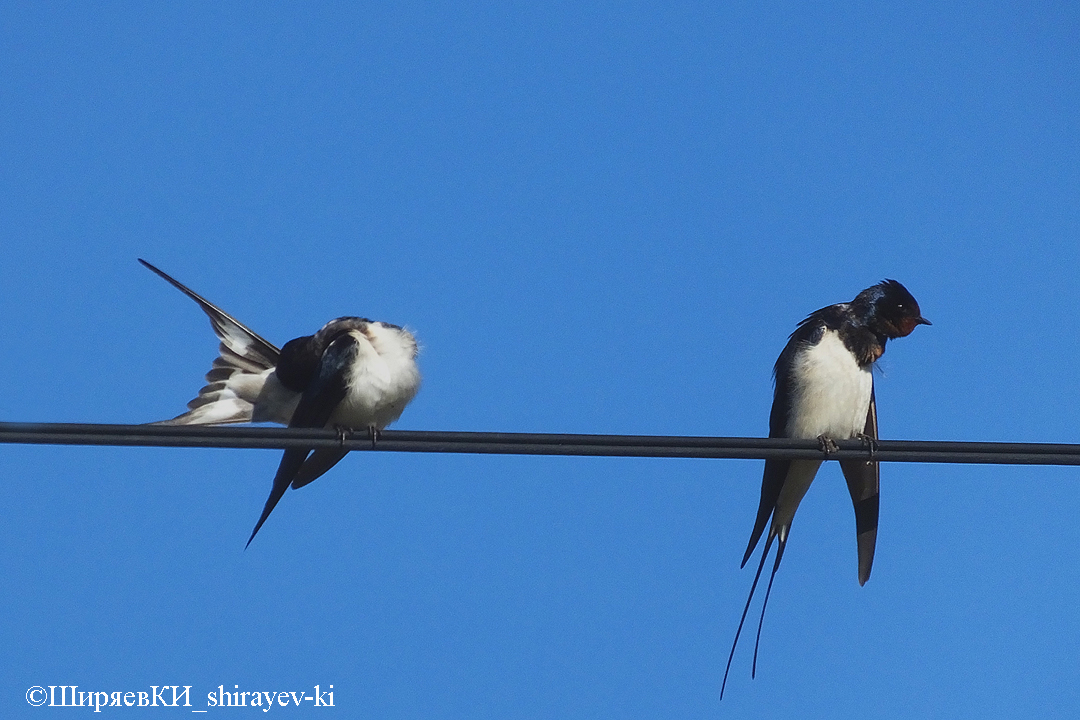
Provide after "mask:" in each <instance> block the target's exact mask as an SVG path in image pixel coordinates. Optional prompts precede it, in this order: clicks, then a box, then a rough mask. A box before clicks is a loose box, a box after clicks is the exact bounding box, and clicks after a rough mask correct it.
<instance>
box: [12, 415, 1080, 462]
mask: <svg viewBox="0 0 1080 720" xmlns="http://www.w3.org/2000/svg"><path fill="white" fill-rule="evenodd" d="M0 443H22V444H46V445H109V446H129V447H131V446H134V447H147V446H150V447H208V448H268V449H283V448H287V447H308V448H328V447H342V448H346V449H348V450H368V451H370V450H376V451H380V452H429V453H432V452H433V453H479V454H502V455H570V456H598V457H656V458H726V459H741V460H765V459H769V458H779V459H786V460H822V459H829V460H849V459H859V458H863V459H866V458H869V457H870V451H869V449H868V447H867V445H866V444H864V443H863V442H862V441H859V440H838V441H837V442H836V444H837V446H838V447H839V450H838V451H835V452H831V453H829V454H828V455H826V454H825V453H824V452H823V451H822V450H821V447H820V445H819V443H818V442H817V441H816V440H793V439H789V438H751V437H696V436H690V437H680V436H668V435H566V434H552V433H492V432H441V431H424V430H385V431H383V432H382V433H381V434H380V435H379V439H378V442H377V443H376V444H375V445H374V447H372V442H371V438H370V436H369V435H368V433H367V432H366V431H358V432H354V433H338V432H337V431H335V430H327V429H309V428H277V427H256V426H239V427H221V426H214V427H210V426H194V425H104V424H82V423H0ZM873 457H874V459H875V460H879V461H881V462H922V463H985V464H1000V465H1080V445H1063V444H1051V443H1003V442H942V441H933V440H880V441H878V443H877V447H876V449H875V450H874V453H873Z"/></svg>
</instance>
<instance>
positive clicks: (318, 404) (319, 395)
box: [247, 333, 359, 545]
mask: <svg viewBox="0 0 1080 720" xmlns="http://www.w3.org/2000/svg"><path fill="white" fill-rule="evenodd" d="M358 344H359V343H358V342H357V340H356V338H354V337H352V336H351V335H349V334H348V333H342V334H341V335H339V336H338V337H337V338H335V339H334V340H333V341H332V342H331V343H330V344H329V345H328V346H327V348H326V351H325V352H323V354H322V357H321V358H320V359H319V365H318V370H317V372H316V374H315V377H314V378H313V379H312V381H311V383H310V384H309V385H308V387H307V389H306V390H304V393H303V395H301V396H300V402H299V404H298V405H297V406H296V411H295V412H294V413H293V416H292V420H291V421H290V422H289V427H319V428H321V427H325V426H326V423H328V422H329V421H330V418H331V417H332V416H333V414H334V411H335V410H336V409H337V407H338V405H339V404H341V401H342V400H344V399H345V395H346V393H347V392H348V389H349V386H348V374H349V373H348V369H349V366H350V365H351V364H352V362H353V361H354V360H355V358H356V353H357V348H358ZM310 452H311V450H310V449H308V448H288V449H287V450H285V454H284V455H282V457H281V464H280V465H278V469H277V473H276V474H275V475H274V484H273V486H272V487H271V489H270V497H268V498H267V499H266V505H265V506H264V507H263V511H262V516H260V517H259V521H258V522H257V523H255V529H254V530H252V531H251V537H250V538H248V542H247V544H248V545H250V544H251V541H252V540H254V539H255V534H256V533H258V532H259V528H261V527H262V526H263V523H264V522H266V518H268V517H270V513H271V512H273V510H274V508H275V507H276V506H277V504H278V501H280V500H281V496H282V495H284V494H285V490H287V489H288V487H289V485H290V484H291V483H292V481H293V480H294V479H295V478H296V476H297V474H298V473H299V472H300V469H301V467H303V466H304V461H305V460H306V459H307V457H308V454H309V453H310ZM342 457H344V456H342ZM313 459H314V456H313ZM338 459H340V458H338ZM334 462H335V463H336V462H337V461H336V460H335V461H334ZM333 464H334V463H330V465H327V466H326V467H325V469H324V470H323V471H322V472H326V470H329V469H330V467H332V466H333ZM319 474H322V473H319ZM316 477H318V475H316V476H314V477H306V479H305V482H304V483H303V484H305V485H306V484H307V483H309V482H311V481H312V480H314V479H315V478H316Z"/></svg>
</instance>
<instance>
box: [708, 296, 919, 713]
mask: <svg viewBox="0 0 1080 720" xmlns="http://www.w3.org/2000/svg"><path fill="white" fill-rule="evenodd" d="M929 324H930V321H929V320H927V319H926V318H924V317H922V314H921V311H920V310H919V303H917V302H916V301H915V298H914V297H912V296H911V293H909V292H908V291H907V289H906V288H905V287H904V286H903V285H901V284H900V283H898V282H897V281H895V280H884V281H882V282H880V283H878V284H877V285H874V286H873V287H869V288H867V289H865V290H863V291H862V292H861V293H859V294H858V295H857V296H856V297H855V299H854V300H852V301H851V302H850V303H839V304H837V305H830V306H829V307H825V308H822V309H820V310H817V311H816V312H813V313H811V314H810V315H809V317H807V318H806V319H805V320H803V321H802V322H801V323H799V325H798V327H797V328H796V329H795V332H793V333H791V337H790V338H788V342H787V345H786V346H785V347H784V350H783V352H781V353H780V357H779V358H777V360H776V365H775V367H774V368H773V377H774V380H775V384H776V385H775V392H774V394H773V405H772V412H771V413H770V415H769V437H784V438H804V439H813V438H817V439H818V441H819V442H820V443H821V446H822V449H823V450H825V451H826V453H827V452H828V450H829V449H834V448H835V442H834V441H835V440H839V439H850V438H861V439H863V440H864V441H865V442H866V443H867V445H868V447H869V449H870V451H871V454H870V457H871V459H870V460H861V459H860V460H842V461H841V462H840V469H841V470H842V471H843V473H844V479H845V480H846V481H847V486H848V491H849V492H850V494H851V501H852V503H853V504H854V507H855V532H856V537H857V542H858V548H859V584H860V585H863V584H865V583H866V581H867V580H868V579H869V578H870V568H871V566H872V565H873V562H874V544H875V542H876V540H877V526H878V483H879V469H878V463H877V461H875V460H873V459H872V458H873V448H874V445H875V441H876V440H877V436H878V426H877V404H876V402H875V400H874V376H873V374H872V372H871V369H872V368H873V365H874V363H875V362H876V361H877V360H878V358H880V357H881V355H882V354H883V353H884V352H885V343H886V342H887V341H889V340H891V339H895V338H899V337H905V336H907V335H910V334H911V333H912V331H913V330H915V328H916V327H917V326H919V325H929ZM821 462H822V461H821V460H778V459H774V460H766V461H765V475H764V477H763V479H762V481H761V502H760V504H759V505H758V512H757V520H756V521H755V523H754V530H753V532H752V533H751V534H750V542H749V544H748V545H747V547H746V554H745V555H743V560H742V565H740V567H745V566H746V562H747V560H749V559H750V555H751V554H753V552H754V548H755V547H757V544H758V540H760V539H761V535H762V533H764V531H765V526H766V524H768V523H769V519H770V518H772V524H771V525H770V527H769V533H768V535H767V536H766V538H765V549H764V550H763V551H762V553H761V562H760V563H759V564H758V568H757V573H756V574H755V575H754V582H753V584H752V585H751V586H750V596H749V597H748V598H747V599H746V606H745V607H744V608H743V612H742V617H741V618H740V619H739V628H738V630H737V631H736V632H735V640H734V642H732V644H731V653H730V654H729V655H728V661H727V668H726V669H725V670H724V681H723V684H722V685H721V686H720V697H721V698H723V697H724V686H725V685H727V676H728V672H729V671H730V670H731V660H732V658H733V657H734V656H735V646H736V645H737V644H738V642H739V635H740V634H741V633H742V628H743V623H744V622H745V621H746V613H747V611H749V609H750V601H751V600H753V598H754V590H756V589H757V584H758V580H759V579H760V578H761V571H762V568H764V566H765V558H766V557H768V554H769V548H770V547H771V545H772V542H773V540H774V539H775V540H776V541H777V547H776V559H775V560H774V562H773V567H772V574H771V575H770V576H769V585H768V587H767V588H766V590H765V601H764V602H763V603H762V606H761V618H760V619H759V620H758V632H757V639H756V640H755V643H754V663H753V666H752V670H751V677H753V676H754V675H756V673H757V654H758V644H759V643H760V641H761V625H762V623H763V622H764V620H765V608H766V606H767V605H768V604H769V594H770V593H771V592H772V585H773V579H774V578H775V577H776V571H777V569H778V568H779V567H780V560H781V558H783V556H784V547H785V546H786V545H787V539H788V532H789V530H790V529H791V521H792V519H793V518H794V517H795V511H796V510H797V509H798V507H799V502H800V501H801V500H802V498H803V495H805V494H806V491H807V490H808V489H809V487H810V483H811V482H812V481H813V479H814V476H815V475H816V474H817V471H818V468H819V467H820V466H821Z"/></svg>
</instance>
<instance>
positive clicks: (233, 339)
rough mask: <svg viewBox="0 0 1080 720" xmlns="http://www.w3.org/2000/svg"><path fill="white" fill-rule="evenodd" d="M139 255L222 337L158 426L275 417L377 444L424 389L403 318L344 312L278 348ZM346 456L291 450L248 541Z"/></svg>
mask: <svg viewBox="0 0 1080 720" xmlns="http://www.w3.org/2000/svg"><path fill="white" fill-rule="evenodd" d="M139 262H141V263H142V264H143V265H145V266H146V267H147V268H149V269H150V270H152V271H153V272H155V273H157V274H158V275H160V276H161V277H162V278H164V279H165V280H167V281H168V282H169V283H170V284H172V285H173V286H174V287H176V288H177V289H178V290H180V291H181V292H183V293H184V294H185V295H187V296H188V297H190V298H191V299H192V300H194V301H195V302H196V303H198V305H199V307H200V308H202V310H203V312H205V313H206V314H207V315H208V316H209V318H210V324H211V325H212V326H213V328H214V333H215V334H216V335H217V336H218V339H219V340H220V341H221V344H220V345H219V346H218V357H216V358H214V362H213V365H212V366H211V368H210V372H208V373H207V374H206V381H207V384H206V386H205V387H203V388H202V390H200V391H199V394H198V396H197V397H196V398H195V399H194V400H192V401H191V402H189V403H188V412H186V413H183V414H182V415H178V416H177V417H175V418H173V419H171V420H163V421H161V422H159V423H155V424H159V425H220V424H226V423H242V422H276V423H280V424H282V425H288V426H289V427H316V428H321V427H335V428H338V429H339V430H340V431H343V432H344V431H346V430H355V429H361V428H366V429H367V430H368V432H370V433H371V437H372V441H373V442H374V439H375V438H376V437H377V436H378V433H379V431H381V430H382V429H383V428H385V427H386V426H387V425H389V424H390V423H392V422H394V421H395V420H397V419H398V418H399V417H401V413H402V411H403V410H404V409H405V406H406V405H408V404H409V402H410V401H411V400H412V399H413V397H414V396H415V395H416V392H417V390H418V389H419V388H420V371H419V369H418V368H417V366H416V353H417V345H416V339H415V338H414V337H413V335H412V333H410V332H409V331H408V330H405V329H404V328H402V327H399V326H398V325H391V324H389V323H384V322H378V321H373V320H368V319H367V318H359V317H340V318H337V319H336V320H331V321H330V322H328V323H326V325H324V326H323V327H322V328H321V329H320V330H319V331H318V332H316V333H315V334H314V335H305V336H303V337H298V338H296V339H295V340H290V341H289V342H287V343H285V345H284V347H282V348H281V349H280V350H279V349H278V348H277V347H275V346H274V345H273V344H271V343H270V342H268V341H267V340H264V339H263V338H262V337H260V336H259V335H258V334H256V333H254V332H252V331H251V330H250V329H248V328H247V327H246V326H244V325H243V324H242V323H241V322H239V321H238V320H236V319H235V318H233V317H232V316H230V315H229V314H228V313H226V312H224V311H223V310H221V309H220V308H218V307H217V306H215V305H213V304H212V303H210V302H208V301H207V300H206V299H205V298H203V297H201V296H199V295H198V294H196V293H195V292H193V291H192V290H191V289H189V288H188V287H186V286H185V285H183V284H181V283H180V282H178V281H177V280H175V279H174V278H172V277H170V276H169V275H167V274H166V273H164V272H163V271H161V270H159V269H158V268H156V267H154V266H153V265H151V264H150V263H148V262H146V261H145V260H142V259H141V258H140V259H139ZM347 453H348V451H347V450H339V449H330V448H323V449H317V450H314V451H313V450H310V449H306V448H289V449H287V450H285V454H284V455H283V456H282V458H281V464H280V465H279V466H278V470H277V473H276V474H275V476H274V483H273V486H272V488H271V490H270V497H269V498H267V500H266V506H265V507H264V508H263V511H262V516H261V517H259V521H258V522H257V523H255V529H254V530H252V531H251V537H250V538H248V541H247V544H248V545H250V544H251V541H252V540H254V539H255V534H256V533H258V532H259V528H261V527H262V525H263V523H264V522H266V518H268V517H269V516H270V513H271V512H272V511H273V509H274V507H275V506H276V505H277V504H278V501H279V500H281V497H282V495H284V494H285V490H286V489H287V488H288V487H289V485H292V487H293V488H294V489H296V488H301V487H303V486H304V485H307V484H308V483H310V482H312V481H313V480H315V479H317V478H318V477H319V476H321V475H322V474H323V473H325V472H326V471H327V470H329V469H330V468H332V467H333V466H334V465H336V464H337V463H338V461H340V460H341V459H342V458H343V457H345V455H346V454H347ZM245 547H246V546H245Z"/></svg>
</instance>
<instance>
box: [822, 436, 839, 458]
mask: <svg viewBox="0 0 1080 720" xmlns="http://www.w3.org/2000/svg"><path fill="white" fill-rule="evenodd" d="M817 441H818V448H819V449H820V450H821V452H823V453H825V459H826V460H828V459H829V456H830V455H832V454H833V453H835V452H840V447H839V446H838V445H837V444H836V441H835V440H833V439H832V438H831V437H829V436H828V435H818V438H817Z"/></svg>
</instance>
